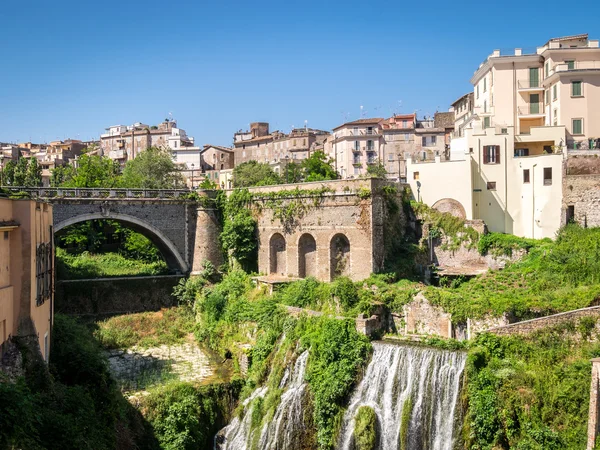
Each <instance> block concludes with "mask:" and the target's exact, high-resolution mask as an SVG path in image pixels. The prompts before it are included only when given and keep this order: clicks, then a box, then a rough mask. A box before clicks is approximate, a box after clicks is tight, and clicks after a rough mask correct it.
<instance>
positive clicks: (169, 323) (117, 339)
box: [94, 306, 195, 349]
mask: <svg viewBox="0 0 600 450" xmlns="http://www.w3.org/2000/svg"><path fill="white" fill-rule="evenodd" d="M194 329H195V320H194V314H193V312H192V311H191V309H190V308H188V307H184V306H180V307H178V308H169V309H163V310H161V311H158V312H145V313H139V314H130V315H123V316H115V317H111V318H110V319H106V320H103V321H101V322H98V323H97V329H96V330H95V332H94V336H95V337H96V339H98V341H99V342H100V343H101V344H102V345H103V346H104V347H105V348H109V349H110V348H130V347H134V346H138V347H142V348H149V347H158V346H159V345H163V344H165V345H175V344H181V343H183V342H185V341H186V340H187V339H188V337H189V336H190V334H191V333H193V332H194Z"/></svg>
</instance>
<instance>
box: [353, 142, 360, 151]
mask: <svg viewBox="0 0 600 450" xmlns="http://www.w3.org/2000/svg"><path fill="white" fill-rule="evenodd" d="M359 150H360V142H358V141H354V151H359Z"/></svg>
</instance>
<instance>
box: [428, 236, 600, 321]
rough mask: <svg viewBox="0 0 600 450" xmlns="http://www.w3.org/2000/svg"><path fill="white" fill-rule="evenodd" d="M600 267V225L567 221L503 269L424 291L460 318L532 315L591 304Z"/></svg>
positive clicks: (598, 288) (599, 286) (599, 291)
mask: <svg viewBox="0 0 600 450" xmlns="http://www.w3.org/2000/svg"><path fill="white" fill-rule="evenodd" d="M511 245H512V244H511ZM599 271H600V228H588V229H583V228H580V227H579V226H577V225H568V226H567V227H565V228H564V229H562V230H561V231H560V232H559V234H558V236H557V239H556V241H555V242H551V241H538V242H537V244H536V245H535V246H532V247H530V250H529V254H527V255H526V256H524V257H523V258H522V260H520V261H517V262H515V263H512V264H508V265H507V267H506V268H505V269H504V270H502V271H496V272H489V273H487V274H485V275H482V276H480V277H475V278H473V279H472V280H469V281H467V282H464V283H462V284H460V286H458V287H456V288H444V289H440V288H435V287H427V288H426V289H425V296H426V297H427V299H428V300H429V301H431V302H432V303H433V304H436V305H439V306H442V307H443V308H444V309H445V310H446V311H448V312H450V313H451V314H452V320H453V321H456V322H458V321H464V320H466V319H467V317H470V318H471V319H474V318H481V317H483V316H485V315H486V314H491V315H494V316H499V315H502V314H504V313H507V314H509V315H511V316H513V317H516V318H520V319H527V318H532V317H534V316H541V315H548V314H554V313H557V312H562V311H569V310H572V309H578V308H583V307H587V306H590V305H591V304H593V302H594V301H595V300H596V299H597V298H599V297H600V277H599V276H598V273H600V272H599Z"/></svg>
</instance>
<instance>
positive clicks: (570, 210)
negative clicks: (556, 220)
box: [567, 205, 575, 223]
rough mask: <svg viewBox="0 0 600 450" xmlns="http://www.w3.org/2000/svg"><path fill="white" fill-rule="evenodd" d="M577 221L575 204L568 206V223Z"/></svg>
mask: <svg viewBox="0 0 600 450" xmlns="http://www.w3.org/2000/svg"><path fill="white" fill-rule="evenodd" d="M574 222H575V205H568V206H567V223H574Z"/></svg>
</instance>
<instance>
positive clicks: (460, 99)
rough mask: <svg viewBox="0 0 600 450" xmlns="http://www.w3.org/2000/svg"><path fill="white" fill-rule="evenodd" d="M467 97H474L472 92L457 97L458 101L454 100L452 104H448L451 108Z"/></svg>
mask: <svg viewBox="0 0 600 450" xmlns="http://www.w3.org/2000/svg"><path fill="white" fill-rule="evenodd" d="M467 97H474V94H473V92H467V93H466V94H465V95H463V96H461V97H459V98H458V99H456V100H455V101H454V102H453V103H450V105H451V106H454V105H456V104H457V103H458V102H460V101H462V100H464V99H465V98H467Z"/></svg>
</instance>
